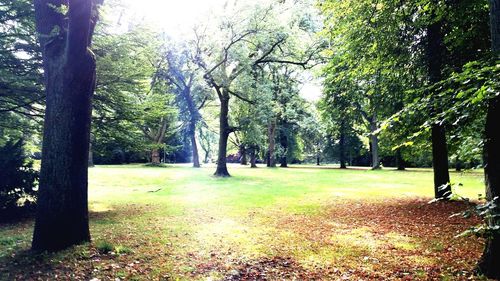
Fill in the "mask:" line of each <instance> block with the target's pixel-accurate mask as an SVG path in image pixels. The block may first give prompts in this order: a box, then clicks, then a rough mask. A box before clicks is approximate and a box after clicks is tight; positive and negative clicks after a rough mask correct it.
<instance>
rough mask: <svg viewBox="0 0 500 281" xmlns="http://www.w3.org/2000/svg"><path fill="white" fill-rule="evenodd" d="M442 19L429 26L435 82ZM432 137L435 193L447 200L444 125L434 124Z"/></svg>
mask: <svg viewBox="0 0 500 281" xmlns="http://www.w3.org/2000/svg"><path fill="white" fill-rule="evenodd" d="M442 24H443V23H442V21H437V22H435V23H432V24H431V25H429V27H428V28H427V60H428V61H427V63H428V71H429V82H430V83H432V84H434V83H437V82H439V81H441V78H442V68H443V56H444V53H445V47H444V45H443V33H442V30H441V28H442ZM438 104H439V103H438V102H437V101H434V102H433V107H434V108H433V114H434V116H435V115H436V114H437V113H439V112H440V111H441V109H440V108H439V105H438ZM431 130H432V131H431V135H432V136H431V138H432V166H433V169H434V193H435V197H436V198H437V199H444V200H446V199H447V198H448V196H449V195H451V186H450V174H449V171H448V147H447V144H446V133H445V128H444V125H442V124H434V125H432V129H431Z"/></svg>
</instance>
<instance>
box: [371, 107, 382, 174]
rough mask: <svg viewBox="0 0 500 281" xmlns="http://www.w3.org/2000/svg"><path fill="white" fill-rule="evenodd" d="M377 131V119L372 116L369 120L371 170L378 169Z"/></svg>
mask: <svg viewBox="0 0 500 281" xmlns="http://www.w3.org/2000/svg"><path fill="white" fill-rule="evenodd" d="M376 131H377V119H376V116H373V118H372V120H371V122H370V146H371V153H372V170H377V169H380V158H379V156H378V136H377V135H376V134H375V132H376Z"/></svg>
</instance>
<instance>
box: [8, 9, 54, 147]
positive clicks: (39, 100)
mask: <svg viewBox="0 0 500 281" xmlns="http://www.w3.org/2000/svg"><path fill="white" fill-rule="evenodd" d="M0 7H1V8H0V9H1V12H0V66H1V67H0V145H4V144H6V143H7V142H9V141H15V140H19V139H21V138H23V139H24V140H25V142H26V143H28V144H36V143H37V142H38V137H39V133H40V131H41V127H42V121H43V119H42V118H43V107H44V104H45V93H44V91H43V74H42V73H41V71H40V69H41V68H42V57H41V49H40V47H39V45H38V43H37V38H36V32H35V21H34V13H35V12H34V8H33V3H32V1H28V0H1V1H0Z"/></svg>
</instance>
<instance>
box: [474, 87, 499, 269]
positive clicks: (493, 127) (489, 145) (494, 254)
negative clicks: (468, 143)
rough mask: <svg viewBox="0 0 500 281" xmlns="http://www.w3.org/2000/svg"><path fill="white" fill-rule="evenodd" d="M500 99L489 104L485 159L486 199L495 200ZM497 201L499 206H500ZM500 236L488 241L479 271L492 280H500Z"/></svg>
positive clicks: (494, 221)
mask: <svg viewBox="0 0 500 281" xmlns="http://www.w3.org/2000/svg"><path fill="white" fill-rule="evenodd" d="M498 120H500V97H498V96H497V97H495V98H493V99H492V100H491V101H490V102H489V106H488V114H487V117H486V130H485V135H486V142H485V146H484V156H485V157H484V158H485V168H484V171H485V183H486V198H487V199H488V200H494V199H495V198H497V197H499V196H500V127H499V126H498ZM498 201H499V200H498V199H497V204H498ZM495 212H496V213H500V208H498V207H497V208H496V210H495ZM488 223H489V224H490V225H491V226H498V225H500V219H499V218H493V219H490V221H488ZM499 263H500V234H499V233H498V231H497V232H496V233H495V234H494V235H492V236H491V237H489V238H488V239H487V241H486V247H485V249H484V252H483V256H482V257H481V259H480V261H479V264H478V270H479V271H480V273H481V274H484V275H485V276H487V277H489V278H492V279H500V266H499Z"/></svg>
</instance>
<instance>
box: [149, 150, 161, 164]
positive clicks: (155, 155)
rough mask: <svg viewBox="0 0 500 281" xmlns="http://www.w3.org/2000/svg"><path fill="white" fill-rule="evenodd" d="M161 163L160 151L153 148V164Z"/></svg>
mask: <svg viewBox="0 0 500 281" xmlns="http://www.w3.org/2000/svg"><path fill="white" fill-rule="evenodd" d="M160 163H161V161H160V150H159V149H158V148H153V149H152V150H151V164H153V165H159V164H160Z"/></svg>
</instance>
